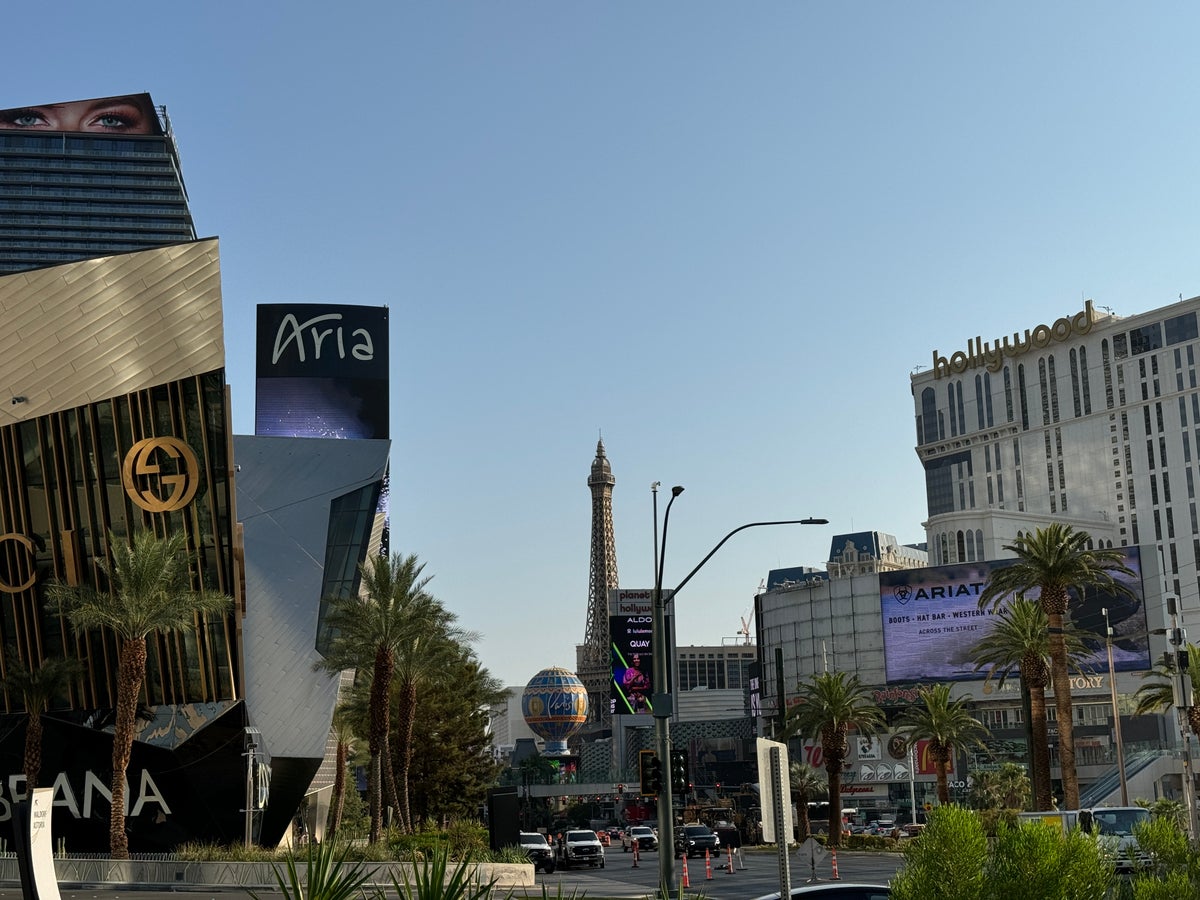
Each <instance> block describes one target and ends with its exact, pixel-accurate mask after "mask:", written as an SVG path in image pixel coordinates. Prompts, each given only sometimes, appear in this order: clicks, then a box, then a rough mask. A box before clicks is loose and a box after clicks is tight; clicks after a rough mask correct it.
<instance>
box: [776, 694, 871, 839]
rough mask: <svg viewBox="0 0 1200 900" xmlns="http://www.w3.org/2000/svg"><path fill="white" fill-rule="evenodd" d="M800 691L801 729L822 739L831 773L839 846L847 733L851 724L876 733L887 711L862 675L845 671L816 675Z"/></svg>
mask: <svg viewBox="0 0 1200 900" xmlns="http://www.w3.org/2000/svg"><path fill="white" fill-rule="evenodd" d="M797 695H798V697H799V700H800V704H799V705H798V706H797V707H796V712H795V722H796V726H797V730H798V731H799V732H801V733H803V734H805V735H807V736H809V737H812V738H819V739H820V741H821V751H822V753H823V754H824V757H825V771H826V772H827V773H828V775H829V843H830V845H831V846H834V847H836V846H837V845H838V844H839V843H840V842H841V837H842V770H843V769H845V767H846V756H847V754H849V752H850V744H849V741H847V740H846V735H847V734H848V733H849V731H850V729H851V728H854V729H856V730H857V731H859V732H860V733H862V734H874V733H875V732H877V731H878V730H880V729H881V728H882V727H883V725H884V717H883V711H882V710H881V709H880V708H879V706H878V705H877V704H876V703H875V701H874V700H872V699H871V692H870V690H869V689H868V688H867V687H866V686H865V685H864V684H863V683H862V682H861V681H859V679H858V676H857V675H847V674H846V673H845V672H822V673H819V674H817V675H814V676H812V678H811V679H810V680H809V681H807V682H801V683H800V685H799V689H798V691H797Z"/></svg>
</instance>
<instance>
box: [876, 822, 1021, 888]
mask: <svg viewBox="0 0 1200 900" xmlns="http://www.w3.org/2000/svg"><path fill="white" fill-rule="evenodd" d="M986 859H987V838H986V837H985V836H984V833H983V825H982V823H981V822H980V820H979V816H977V815H976V814H975V813H973V812H972V811H970V810H967V809H963V808H961V807H958V806H939V807H938V808H937V809H935V810H933V811H932V812H930V814H929V820H928V824H927V825H926V826H925V831H924V832H923V833H922V834H921V837H920V839H919V840H915V841H910V842H908V843H907V845H906V846H905V849H904V865H903V866H902V867H901V868H900V871H899V872H897V873H896V876H895V877H894V878H893V879H892V893H891V896H892V900H984V898H986V897H987V894H985V893H984V890H985V887H986V883H985V877H984V864H985V862H986ZM1011 896H1012V897H1022V898H1027V897H1030V896H1031V895H1029V894H1022V893H1018V894H1013V895H1011Z"/></svg>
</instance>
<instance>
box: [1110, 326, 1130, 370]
mask: <svg viewBox="0 0 1200 900" xmlns="http://www.w3.org/2000/svg"><path fill="white" fill-rule="evenodd" d="M1113 356H1114V357H1116V358H1117V359H1125V358H1126V357H1127V356H1129V344H1128V341H1127V339H1126V337H1125V335H1123V334H1114V335H1113ZM1117 368H1118V371H1119V370H1120V366H1118V367H1117Z"/></svg>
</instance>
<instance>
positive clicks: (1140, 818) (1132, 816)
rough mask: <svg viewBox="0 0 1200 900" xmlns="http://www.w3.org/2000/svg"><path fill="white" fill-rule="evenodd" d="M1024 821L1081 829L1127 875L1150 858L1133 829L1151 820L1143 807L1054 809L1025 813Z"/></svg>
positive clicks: (1021, 815)
mask: <svg viewBox="0 0 1200 900" xmlns="http://www.w3.org/2000/svg"><path fill="white" fill-rule="evenodd" d="M1020 818H1021V821H1023V822H1026V821H1036V822H1044V823H1046V824H1047V825H1051V826H1053V827H1055V828H1061V829H1062V830H1064V831H1070V830H1071V829H1072V828H1078V829H1080V830H1081V831H1083V832H1084V833H1085V834H1090V835H1092V836H1094V837H1095V838H1096V840H1097V842H1098V843H1099V844H1100V846H1101V847H1102V848H1104V850H1105V852H1106V853H1107V854H1108V855H1109V856H1110V857H1111V858H1112V859H1113V861H1114V862H1115V863H1116V867H1117V871H1118V872H1119V873H1122V874H1125V873H1129V872H1133V871H1136V870H1137V869H1139V868H1144V867H1146V866H1148V865H1149V864H1150V863H1151V859H1150V857H1149V856H1148V855H1147V854H1146V853H1145V852H1144V851H1143V850H1142V849H1141V848H1140V847H1139V846H1138V842H1137V838H1136V837H1135V836H1134V834H1133V830H1134V828H1136V827H1137V826H1138V825H1140V824H1142V823H1144V822H1149V821H1150V811H1149V810H1147V809H1145V808H1143V807H1141V806H1097V807H1095V808H1094V809H1080V810H1051V811H1047V812H1023V813H1021V814H1020Z"/></svg>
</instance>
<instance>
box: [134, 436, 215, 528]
mask: <svg viewBox="0 0 1200 900" xmlns="http://www.w3.org/2000/svg"><path fill="white" fill-rule="evenodd" d="M160 455H162V456H166V457H168V458H170V459H172V460H175V470H176V471H175V473H174V474H164V473H163V471H162V468H161V467H160V466H159V464H158V462H157V459H158V458H159V457H160ZM148 476H157V478H153V479H151V480H152V481H153V482H157V486H158V488H159V489H160V490H163V491H167V490H168V489H169V491H168V493H167V496H165V497H163V496H161V495H160V494H158V493H156V492H155V491H154V490H150V489H149V488H144V487H142V485H144V484H146V481H147V477H148ZM121 483H122V484H124V485H125V493H126V494H128V495H129V499H130V500H132V501H133V502H134V503H136V504H137V505H138V506H140V507H141V508H142V509H144V510H146V511H147V512H155V513H157V512H174V511H175V510H177V509H183V508H184V507H185V506H187V505H188V504H189V503H191V502H192V498H193V497H195V496H196V491H197V489H199V487H200V462H199V460H197V459H196V454H195V453H194V452H193V451H192V448H191V447H189V446H188V445H187V444H185V443H184V442H183V441H181V440H180V439H179V438H176V437H152V438H143V439H142V440H140V441H138V442H137V443H136V444H134V445H133V446H132V447H130V448H129V452H128V453H126V454H125V461H124V463H123V464H122V466H121Z"/></svg>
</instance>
